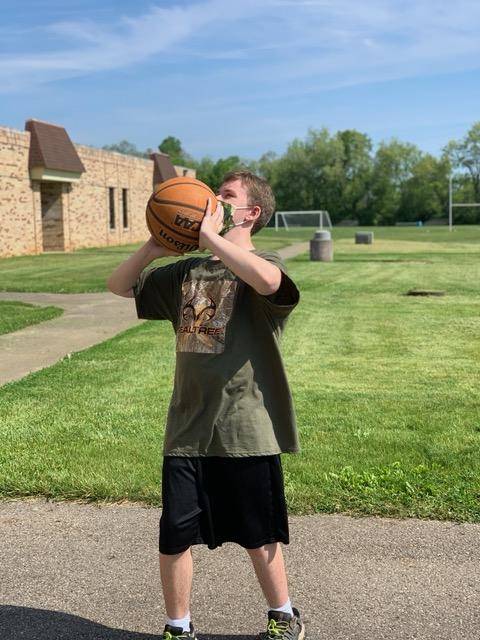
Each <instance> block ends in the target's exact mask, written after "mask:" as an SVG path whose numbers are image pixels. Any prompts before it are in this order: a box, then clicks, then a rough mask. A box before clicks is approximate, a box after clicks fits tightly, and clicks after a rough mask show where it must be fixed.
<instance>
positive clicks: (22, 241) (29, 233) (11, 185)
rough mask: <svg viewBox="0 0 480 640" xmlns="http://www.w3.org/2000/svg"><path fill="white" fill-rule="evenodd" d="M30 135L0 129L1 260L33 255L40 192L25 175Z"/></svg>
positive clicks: (38, 222)
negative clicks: (11, 256)
mask: <svg viewBox="0 0 480 640" xmlns="http://www.w3.org/2000/svg"><path fill="white" fill-rule="evenodd" d="M29 145H30V134H29V133H28V132H23V131H15V130H14V129H6V128H4V127H0V256H10V255H19V254H25V253H36V252H37V250H40V251H41V247H40V248H39V247H37V235H38V234H37V227H39V226H40V227H41V224H42V223H41V219H40V192H39V191H38V190H33V189H32V187H31V185H30V176H29V173H28V151H29Z"/></svg>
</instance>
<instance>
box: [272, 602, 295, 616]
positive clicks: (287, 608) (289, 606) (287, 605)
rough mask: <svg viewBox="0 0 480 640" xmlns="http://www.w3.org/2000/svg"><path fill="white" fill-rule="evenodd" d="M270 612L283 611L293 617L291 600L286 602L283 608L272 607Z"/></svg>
mask: <svg viewBox="0 0 480 640" xmlns="http://www.w3.org/2000/svg"><path fill="white" fill-rule="evenodd" d="M270 611H282V612H283V613H289V614H290V615H291V616H293V609H292V603H291V602H290V598H289V599H288V600H287V601H286V602H285V604H284V605H283V606H281V607H271V608H270Z"/></svg>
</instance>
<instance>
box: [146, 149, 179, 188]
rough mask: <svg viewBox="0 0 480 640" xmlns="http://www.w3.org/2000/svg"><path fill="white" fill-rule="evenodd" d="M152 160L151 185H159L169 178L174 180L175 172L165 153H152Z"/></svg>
mask: <svg viewBox="0 0 480 640" xmlns="http://www.w3.org/2000/svg"><path fill="white" fill-rule="evenodd" d="M150 157H151V158H152V160H153V184H154V185H156V184H159V183H160V182H164V181H165V180H168V179H169V178H176V177H177V172H176V171H175V167H174V166H173V164H172V161H171V160H170V156H169V155H168V154H167V153H152V155H151V156H150Z"/></svg>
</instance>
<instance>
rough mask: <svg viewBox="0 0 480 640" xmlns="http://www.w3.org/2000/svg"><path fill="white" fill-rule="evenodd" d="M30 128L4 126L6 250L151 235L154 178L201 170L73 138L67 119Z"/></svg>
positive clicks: (1, 160) (68, 247)
mask: <svg viewBox="0 0 480 640" xmlns="http://www.w3.org/2000/svg"><path fill="white" fill-rule="evenodd" d="M25 129H26V130H25V131H16V130H14V129H8V128H5V127H0V257H7V256H15V255H26V254H37V253H43V252H44V251H73V250H75V249H80V248H83V247H104V246H110V245H121V244H127V243H130V242H138V241H141V240H146V239H147V238H148V235H149V234H148V230H147V227H146V224H145V205H146V203H147V200H148V198H149V196H150V194H151V192H152V190H153V188H154V185H156V184H158V183H160V182H162V181H163V180H166V179H168V178H171V177H173V176H175V175H189V176H195V171H194V170H193V169H188V168H185V167H173V165H172V163H171V162H170V159H169V157H168V156H167V155H165V154H161V153H155V154H152V157H151V159H150V160H148V159H143V158H137V157H135V156H127V155H123V154H121V153H115V152H112V151H103V150H101V149H95V148H93V147H87V146H83V145H78V144H73V143H72V142H71V141H70V138H69V137H68V134H67V132H66V131H65V129H63V127H60V126H57V125H53V124H49V123H45V122H41V121H39V120H28V121H27V122H26V125H25Z"/></svg>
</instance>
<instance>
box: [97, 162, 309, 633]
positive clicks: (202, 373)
mask: <svg viewBox="0 0 480 640" xmlns="http://www.w3.org/2000/svg"><path fill="white" fill-rule="evenodd" d="M218 197H219V198H220V199H221V200H223V201H224V202H226V203H230V204H231V205H233V206H234V212H233V222H234V223H235V226H234V227H233V228H232V229H230V230H229V231H228V232H227V233H226V234H225V236H224V237H222V236H220V235H219V231H220V230H221V228H222V221H223V208H222V206H221V205H220V204H219V206H218V207H217V209H216V211H213V212H212V211H211V210H210V204H209V205H208V207H207V210H206V214H205V217H204V218H203V221H202V225H201V229H200V248H203V249H209V250H210V251H211V252H212V254H213V256H212V257H202V256H197V257H189V258H186V259H184V260H179V261H177V262H174V263H171V264H167V265H165V266H162V267H156V268H153V269H150V270H147V271H144V269H145V267H146V266H147V265H149V264H150V263H151V262H152V261H153V260H155V259H156V258H160V257H164V256H167V255H172V254H171V252H169V251H168V250H167V249H164V248H163V247H161V246H159V245H158V244H157V243H156V242H155V241H154V240H153V238H152V237H151V238H150V239H149V240H148V242H146V243H145V244H144V245H143V246H142V247H141V248H140V249H139V250H138V251H137V252H136V253H134V254H133V255H132V256H131V257H130V258H128V260H126V261H125V262H124V263H123V264H121V265H120V266H119V267H118V268H117V269H116V270H115V271H114V272H113V274H112V275H111V277H110V278H109V281H108V288H109V289H110V291H112V292H113V293H116V294H117V295H120V296H124V297H131V298H133V297H135V303H136V307H137V312H138V317H139V318H146V319H149V320H170V322H171V323H172V325H173V328H174V330H175V332H176V352H177V361H176V371H175V381H174V389H173V395H172V399H171V403H170V408H169V411H168V418H167V425H166V433H165V441H164V451H163V453H164V458H163V478H162V503H163V510H162V516H161V519H160V544H159V547H160V573H161V580H162V586H163V594H164V598H165V607H166V611H167V616H168V617H167V620H166V625H165V630H164V633H163V638H164V639H165V640H170V639H171V638H172V637H175V638H185V639H190V640H191V639H194V638H195V637H196V636H195V630H194V627H193V624H192V622H191V620H190V594H191V585H192V555H191V547H192V545H194V544H206V545H208V547H209V548H210V549H214V548H215V547H218V546H220V545H222V544H223V543H224V542H227V541H228V542H236V543H237V544H239V545H241V546H242V547H244V548H245V549H246V550H247V552H248V554H249V556H250V558H251V560H252V563H253V566H254V569H255V573H256V575H257V578H258V581H259V583H260V586H261V588H262V590H263V593H264V595H265V598H266V600H267V603H268V605H269V611H268V627H267V637H268V638H272V639H273V638H275V640H302V639H303V638H304V633H305V630H304V624H303V622H302V620H301V618H300V614H299V612H298V610H297V609H295V608H293V607H292V605H291V603H290V599H289V593H288V587H287V576H286V572H285V566H284V561H283V555H282V549H281V546H280V544H279V543H280V542H283V543H284V544H288V543H289V530H288V518H287V509H286V503H285V495H284V482H283V472H282V465H281V459H280V454H281V453H295V452H297V451H298V448H299V447H298V437H297V429H296V423H295V416H294V410H293V404H292V399H291V394H290V389H289V386H288V382H287V378H286V375H285V370H284V366H283V362H282V358H281V355H280V349H279V339H280V337H281V335H282V332H283V329H284V327H285V323H286V320H287V317H288V315H289V314H290V312H291V311H292V310H293V308H294V307H295V306H296V305H297V303H298V301H299V292H298V289H297V287H296V286H295V284H294V283H293V281H292V280H291V279H290V278H289V277H288V275H287V274H286V271H285V266H284V264H283V262H282V260H281V258H280V256H279V255H278V253H276V252H272V251H262V250H257V249H255V247H254V245H253V243H252V238H251V236H252V235H253V234H255V233H257V232H258V231H259V230H260V229H262V228H263V227H264V226H265V225H266V224H267V223H268V221H269V220H270V218H271V216H272V214H273V212H274V210H275V199H274V195H273V193H272V190H271V188H270V186H269V184H268V183H267V182H266V181H265V180H263V179H261V178H259V177H257V176H255V175H254V174H252V173H251V172H249V171H237V172H232V173H229V174H227V175H226V176H225V178H224V182H223V184H222V186H221V187H220V189H219V196H218ZM159 366H162V365H161V364H159ZM232 579H233V580H234V579H235V577H234V576H232ZM231 605H232V613H234V612H237V613H238V611H239V605H238V603H237V602H232V603H231Z"/></svg>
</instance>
